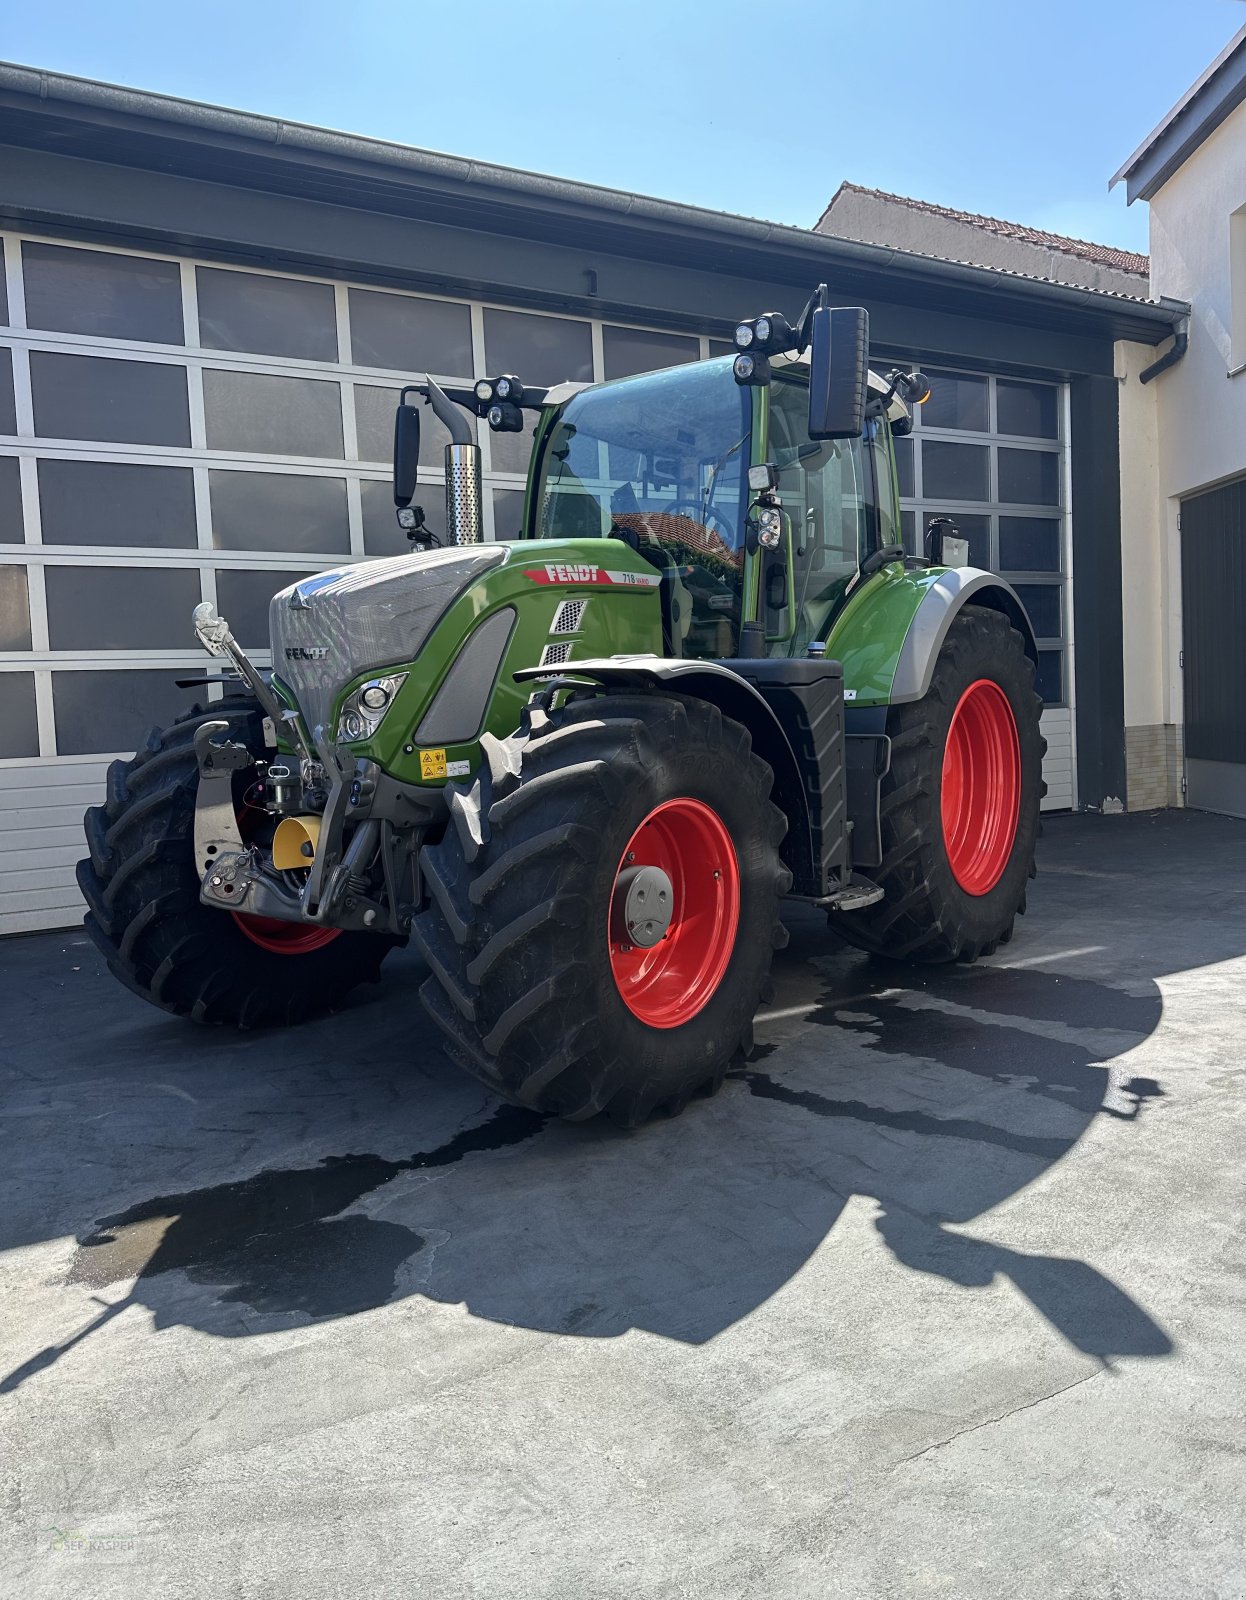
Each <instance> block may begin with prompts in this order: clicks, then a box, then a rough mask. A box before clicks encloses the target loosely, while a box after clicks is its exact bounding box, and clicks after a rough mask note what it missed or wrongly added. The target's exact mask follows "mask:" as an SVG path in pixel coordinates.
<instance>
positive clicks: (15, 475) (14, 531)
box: [0, 456, 25, 544]
mask: <svg viewBox="0 0 1246 1600" xmlns="http://www.w3.org/2000/svg"><path fill="white" fill-rule="evenodd" d="M24 537H25V534H24V532H23V529H22V471H21V468H20V466H19V465H18V461H17V457H16V456H0V544H21V542H22V540H23V539H24Z"/></svg>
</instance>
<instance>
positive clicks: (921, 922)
mask: <svg viewBox="0 0 1246 1600" xmlns="http://www.w3.org/2000/svg"><path fill="white" fill-rule="evenodd" d="M980 678H988V679H991V680H992V681H994V682H995V683H997V684H998V685H999V687H1000V688H1001V689H1002V690H1003V691H1004V693H1005V694H1006V695H1007V697H1008V703H1009V705H1010V706H1011V708H1012V714H1013V717H1014V719H1015V721H1016V725H1017V736H1018V740H1019V744H1020V753H1021V796H1020V809H1019V813H1018V818H1017V830H1016V834H1015V836H1014V838H1013V842H1012V849H1011V852H1010V854H1009V856H1008V861H1007V864H1006V866H1005V867H1004V870H1003V873H1002V875H1001V877H1000V878H999V881H998V882H997V883H996V884H995V886H994V888H992V889H990V890H989V891H988V892H987V893H985V894H967V893H966V892H965V890H964V889H962V888H961V886H960V884H959V883H958V882H957V881H956V878H955V877H954V876H953V873H952V869H951V866H950V865H949V862H948V854H947V849H946V846H945V843H944V836H943V822H942V812H941V803H942V775H943V755H944V749H945V746H946V744H947V738H948V730H949V727H950V725H951V721H952V714H953V712H954V711H955V709H956V707H957V705H958V704H959V702H960V697H961V695H962V694H963V693H964V691H965V690H966V689H967V688H968V687H969V685H970V684H972V683H974V682H975V681H976V680H978V679H980ZM1041 711H1042V702H1041V700H1040V699H1039V697H1038V695H1037V694H1035V692H1034V665H1033V663H1032V662H1031V661H1030V659H1029V657H1028V656H1027V655H1026V653H1025V641H1024V639H1023V638H1022V636H1021V634H1020V633H1019V632H1018V631H1017V630H1016V629H1015V628H1014V627H1012V626H1011V624H1010V623H1009V621H1008V619H1007V618H1006V617H1004V616H1002V615H1001V614H1000V613H999V612H997V611H989V610H987V609H986V608H985V607H981V606H972V605H970V606H966V607H965V609H964V610H963V611H962V612H961V613H960V615H959V616H957V617H956V618H955V620H954V621H953V623H952V626H951V628H950V629H949V631H948V635H947V638H946V639H945V640H944V643H943V648H942V649H941V651H940V652H939V659H938V661H937V662H936V663H935V670H934V678H933V681H932V682H931V685H930V690H929V693H928V694H927V695H926V696H925V698H924V699H922V700H918V701H915V702H912V703H910V704H907V705H899V706H893V707H892V708H891V711H890V713H889V715H888V719H887V732H888V734H889V735H890V737H891V771H890V772H889V773H888V775H887V776H886V778H884V780H883V785H882V795H881V820H882V838H883V862H882V866H881V867H879V868H877V869H875V870H873V871H870V872H869V876H870V877H872V878H873V879H874V880H875V882H877V883H879V884H881V885H882V887H883V889H884V890H885V894H884V897H883V899H882V900H881V901H879V902H878V903H877V904H876V905H873V906H869V907H867V908H866V909H865V910H863V911H844V912H835V911H833V912H832V913H831V916H830V921H831V926H832V928H834V929H835V931H836V932H837V933H839V934H840V935H841V936H842V937H843V938H844V939H846V940H848V942H849V943H850V944H855V945H858V946H859V947H860V948H861V949H863V950H868V951H870V952H872V953H873V954H875V955H879V956H883V957H886V958H889V959H892V960H899V961H917V962H947V961H975V960H977V958H978V957H979V956H984V955H990V954H992V953H993V952H994V951H995V950H996V949H998V947H999V946H1000V945H1001V944H1006V943H1007V942H1008V940H1009V939H1010V938H1011V937H1012V930H1013V921H1014V918H1015V917H1016V916H1018V915H1019V914H1021V913H1023V912H1024V911H1025V892H1026V886H1027V884H1028V882H1029V880H1030V879H1031V878H1032V877H1034V875H1035V865H1034V850H1035V845H1036V844H1037V841H1038V836H1039V831H1040V830H1039V819H1038V810H1039V802H1040V800H1041V799H1042V796H1043V794H1044V793H1045V791H1046V786H1045V785H1044V783H1043V776H1042V765H1043V752H1044V751H1045V750H1046V748H1047V746H1046V741H1045V740H1044V739H1043V737H1042V734H1041V733H1040V732H1039V716H1040V713H1041ZM867 870H868V869H867Z"/></svg>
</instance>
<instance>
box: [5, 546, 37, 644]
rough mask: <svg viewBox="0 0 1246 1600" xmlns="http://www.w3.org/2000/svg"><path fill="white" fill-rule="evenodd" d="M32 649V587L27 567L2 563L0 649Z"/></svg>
mask: <svg viewBox="0 0 1246 1600" xmlns="http://www.w3.org/2000/svg"><path fill="white" fill-rule="evenodd" d="M29 649H30V589H29V587H28V584H27V581H26V568H25V567H18V566H9V565H8V563H7V562H6V563H4V564H0V650H29Z"/></svg>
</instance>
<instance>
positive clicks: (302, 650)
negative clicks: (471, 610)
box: [268, 545, 506, 736]
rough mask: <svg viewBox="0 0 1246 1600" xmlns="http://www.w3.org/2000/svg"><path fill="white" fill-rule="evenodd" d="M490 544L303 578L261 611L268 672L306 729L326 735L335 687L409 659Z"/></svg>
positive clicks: (490, 551) (500, 554)
mask: <svg viewBox="0 0 1246 1600" xmlns="http://www.w3.org/2000/svg"><path fill="white" fill-rule="evenodd" d="M505 558H506V551H505V549H504V548H502V547H499V546H497V545H466V546H456V547H454V548H453V549H449V550H424V551H414V552H412V554H410V555H405V556H391V557H389V558H388V559H386V560H383V561H361V562H358V563H357V564H355V565H354V566H349V567H337V568H335V569H334V570H333V571H332V572H321V573H318V574H317V575H316V576H315V577H314V578H304V579H303V580H302V582H301V583H295V584H292V585H291V586H290V587H289V588H288V589H282V590H281V592H280V593H279V594H275V595H274V596H273V598H272V601H271V603H270V605H269V608H268V628H269V633H270V634H271V636H272V649H273V671H274V672H275V673H276V674H277V676H278V677H279V678H280V679H281V680H282V681H283V682H284V683H286V684H288V685H289V687H290V688H291V689H292V690H293V692H294V697H295V699H296V700H297V702H298V706H299V710H300V711H301V712H302V713H303V720H304V721H305V723H306V724H307V727H308V729H309V731H311V732H313V733H314V731H315V729H316V728H317V727H318V726H324V727H325V728H326V731H327V732H328V733H329V734H330V736H331V733H332V730H330V729H328V720H329V715H330V713H331V711H332V709H333V701H334V698H335V697H336V695H337V693H338V692H339V690H340V689H341V688H342V685H343V684H345V683H348V682H349V681H350V679H351V678H354V677H356V676H358V675H359V674H360V673H362V672H373V671H376V670H378V669H379V668H381V667H392V666H397V665H400V664H401V663H402V662H404V661H412V660H414V658H415V656H416V654H417V653H418V651H419V649H420V647H421V646H422V645H423V643H424V641H425V640H426V639H427V638H428V636H429V634H431V633H432V631H433V629H434V628H435V627H436V626H437V623H438V622H439V621H440V620H441V618H442V616H443V615H444V613H445V611H446V609H447V607H448V606H449V605H450V604H451V603H452V602H453V601H454V600H456V599H457V598H458V596H459V595H460V594H461V593H462V592H463V590H464V589H466V588H467V586H468V585H469V584H470V583H471V582H472V581H473V579H475V578H477V577H478V576H479V575H480V574H481V573H482V572H484V571H486V570H487V569H488V568H489V567H492V566H496V565H497V564H498V563H499V562H501V561H504V560H505Z"/></svg>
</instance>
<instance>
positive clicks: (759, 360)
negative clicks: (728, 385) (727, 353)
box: [731, 350, 770, 388]
mask: <svg viewBox="0 0 1246 1600" xmlns="http://www.w3.org/2000/svg"><path fill="white" fill-rule="evenodd" d="M731 374H732V376H733V377H734V378H735V381H736V382H737V383H738V384H742V385H746V386H749V387H758V388H760V387H761V386H762V385H764V384H767V383H769V382H770V358H769V357H768V356H764V355H762V354H761V352H760V351H759V352H758V353H757V354H756V355H754V354H753V352H752V351H751V350H742V351H741V352H740V354H739V355H738V356H737V357H736V358H735V360H734V361H733V362H732V363H731Z"/></svg>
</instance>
